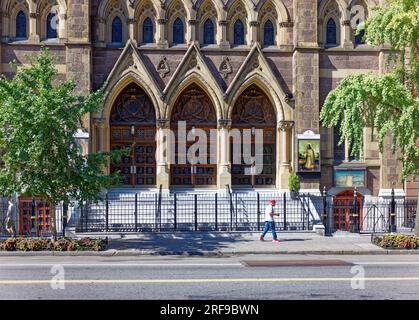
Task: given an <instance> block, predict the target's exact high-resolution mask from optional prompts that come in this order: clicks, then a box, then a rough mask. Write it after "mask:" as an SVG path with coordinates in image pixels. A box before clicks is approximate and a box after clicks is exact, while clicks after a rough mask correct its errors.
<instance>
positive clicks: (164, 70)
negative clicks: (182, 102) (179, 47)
mask: <svg viewBox="0 0 419 320" xmlns="http://www.w3.org/2000/svg"><path fill="white" fill-rule="evenodd" d="M156 70H157V72H158V73H159V74H160V76H161V77H162V78H164V77H165V76H166V74H168V73H169V72H170V67H169V64H168V63H167V58H166V57H165V56H162V57H161V58H160V61H159V63H158V64H157V67H156Z"/></svg>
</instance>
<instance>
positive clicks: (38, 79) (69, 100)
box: [0, 48, 122, 204]
mask: <svg viewBox="0 0 419 320" xmlns="http://www.w3.org/2000/svg"><path fill="white" fill-rule="evenodd" d="M75 88H76V82H75V81H73V80H69V81H58V79H57V69H56V68H55V66H54V63H53V57H52V56H51V55H50V53H49V52H48V50H47V49H46V48H43V49H42V51H41V53H40V54H39V55H38V56H36V58H35V59H32V62H31V65H30V66H27V67H22V68H19V69H18V70H17V72H16V74H15V76H14V77H13V79H10V80H9V79H7V78H6V77H4V76H1V77H0V150H3V154H2V156H1V160H2V162H3V164H2V166H1V168H0V194H4V195H10V194H12V193H14V192H17V193H21V194H25V195H29V196H34V197H35V196H36V197H39V198H42V199H45V200H48V201H49V202H51V203H53V204H57V203H58V202H60V201H66V202H69V201H70V199H77V200H82V199H83V200H86V199H96V198H97V197H98V196H99V194H100V191H101V189H102V188H106V187H108V186H110V185H112V184H114V183H116V182H117V181H118V180H117V179H119V178H118V177H117V176H116V175H107V174H106V173H105V172H104V168H105V165H106V164H107V163H108V161H119V160H120V158H121V155H122V152H118V153H116V152H112V153H106V152H99V153H90V154H89V155H88V156H83V155H81V154H80V152H79V146H78V144H77V140H76V138H75V133H76V131H77V129H78V128H79V127H81V123H82V118H83V116H84V115H85V114H87V113H89V112H92V111H94V110H96V109H98V108H99V106H100V105H101V103H102V100H103V92H102V91H100V90H99V91H97V92H93V93H90V94H88V95H84V96H82V95H79V94H77V93H75V92H74V91H75Z"/></svg>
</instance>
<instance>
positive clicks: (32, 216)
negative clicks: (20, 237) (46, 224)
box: [31, 197, 39, 237]
mask: <svg viewBox="0 0 419 320" xmlns="http://www.w3.org/2000/svg"><path fill="white" fill-rule="evenodd" d="M31 219H32V222H33V225H34V227H35V232H36V236H37V237H38V236H39V234H38V232H39V230H38V224H37V219H36V205H35V198H34V197H32V201H31ZM31 233H32V230H31Z"/></svg>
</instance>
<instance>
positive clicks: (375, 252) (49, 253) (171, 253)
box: [0, 249, 419, 257]
mask: <svg viewBox="0 0 419 320" xmlns="http://www.w3.org/2000/svg"><path fill="white" fill-rule="evenodd" d="M253 254H257V255H260V254H266V255H309V254H312V255H402V254H406V255H419V250H402V249H401V250H398V249H394V250H365V251H356V250H317V251H316V250H311V251H310V250H307V251H149V250H114V249H110V250H106V251H35V252H33V251H0V257H8V256H11V257H16V256H17V257H19V256H22V257H35V256H62V257H66V256H67V257H68V256H80V257H86V256H100V257H112V256H119V257H123V256H126V257H132V256H207V257H209V256H235V255H253Z"/></svg>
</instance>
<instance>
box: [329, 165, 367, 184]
mask: <svg viewBox="0 0 419 320" xmlns="http://www.w3.org/2000/svg"><path fill="white" fill-rule="evenodd" d="M365 185H366V184H365V170H363V169H338V170H335V186H336V187H365Z"/></svg>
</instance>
